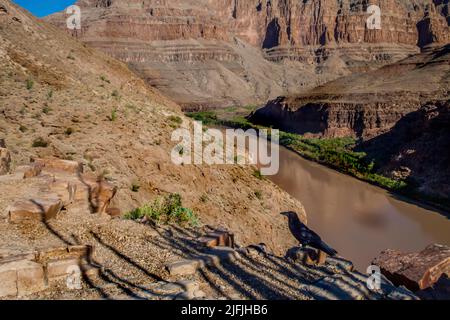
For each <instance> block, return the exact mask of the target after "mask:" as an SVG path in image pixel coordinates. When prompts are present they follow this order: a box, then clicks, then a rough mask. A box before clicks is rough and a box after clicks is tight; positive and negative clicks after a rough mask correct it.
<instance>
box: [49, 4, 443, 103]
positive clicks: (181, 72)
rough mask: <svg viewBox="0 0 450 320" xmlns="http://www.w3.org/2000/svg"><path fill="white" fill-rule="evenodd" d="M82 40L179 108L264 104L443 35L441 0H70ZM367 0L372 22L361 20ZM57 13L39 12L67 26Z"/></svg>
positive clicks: (395, 56) (398, 56)
mask: <svg viewBox="0 0 450 320" xmlns="http://www.w3.org/2000/svg"><path fill="white" fill-rule="evenodd" d="M77 4H78V5H79V6H80V7H81V10H82V21H81V22H82V23H81V30H76V31H74V32H72V33H73V35H74V36H76V37H78V38H79V39H81V40H82V41H84V42H85V43H87V44H89V45H91V46H93V47H95V48H99V49H101V50H103V51H104V52H106V53H107V54H109V55H111V56H113V57H115V58H118V59H120V60H122V61H124V62H126V63H128V64H129V65H130V66H131V67H132V68H133V69H134V70H135V71H137V72H138V73H139V74H140V75H141V77H143V78H144V79H145V80H146V81H147V82H149V83H150V84H152V85H155V86H156V87H157V88H158V89H160V90H162V91H163V92H164V93H166V94H167V95H168V96H170V97H172V98H173V99H175V101H177V102H179V103H180V104H182V105H183V106H185V107H186V108H188V109H195V108H200V107H202V106H205V107H220V106H228V105H234V104H240V105H243V104H250V103H264V102H266V101H267V100H269V99H273V98H275V97H277V96H281V95H289V94H293V93H298V92H303V91H305V90H307V89H311V88H313V87H316V86H317V85H320V84H323V83H325V82H327V81H329V80H333V79H335V78H337V77H339V76H343V75H347V74H350V73H352V72H357V71H367V70H370V69H373V68H377V67H380V66H383V65H385V64H388V63H392V62H395V61H397V60H400V59H403V58H405V57H407V56H408V55H410V54H414V53H417V52H418V51H419V50H420V48H423V47H425V46H427V45H431V44H436V43H446V42H448V40H449V27H448V21H449V19H448V11H449V10H448V6H449V4H448V1H440V0H434V1H432V0H409V1H400V0H373V1H369V0H305V1H297V0H245V1H240V0H200V1H193V0H171V1H169V0H143V1H142V0H132V1H117V0H108V1H102V0H79V1H78V2H77ZM370 4H377V5H379V6H380V8H381V23H382V24H381V29H380V30H370V29H368V27H367V21H368V18H369V17H370V16H371V15H370V14H368V13H367V8H368V6H369V5H370ZM66 18H67V15H66V14H65V13H59V14H56V15H54V16H51V17H49V18H48V20H49V21H50V22H52V23H54V24H56V25H58V26H59V27H61V28H64V29H66V30H67V28H66Z"/></svg>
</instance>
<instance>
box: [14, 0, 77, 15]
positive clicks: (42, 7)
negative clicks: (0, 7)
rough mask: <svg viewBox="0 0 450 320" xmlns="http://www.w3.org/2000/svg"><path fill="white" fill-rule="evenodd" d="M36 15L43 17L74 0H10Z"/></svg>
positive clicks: (61, 8)
mask: <svg viewBox="0 0 450 320" xmlns="http://www.w3.org/2000/svg"><path fill="white" fill-rule="evenodd" d="M12 1H13V2H15V3H16V4H18V5H19V6H22V7H24V8H25V9H27V10H28V11H30V12H31V13H33V14H34V15H35V16H37V17H45V16H47V15H49V14H52V13H54V12H57V11H62V10H64V9H65V8H67V7H68V6H70V5H72V4H74V3H75V2H76V0H12Z"/></svg>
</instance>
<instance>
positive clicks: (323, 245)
mask: <svg viewBox="0 0 450 320" xmlns="http://www.w3.org/2000/svg"><path fill="white" fill-rule="evenodd" d="M320 250H322V251H323V252H325V253H326V254H328V255H329V256H331V257H334V256H335V255H337V253H338V252H337V251H336V250H334V249H333V248H331V247H330V246H329V245H327V244H326V243H325V242H323V241H322V243H321V244H320Z"/></svg>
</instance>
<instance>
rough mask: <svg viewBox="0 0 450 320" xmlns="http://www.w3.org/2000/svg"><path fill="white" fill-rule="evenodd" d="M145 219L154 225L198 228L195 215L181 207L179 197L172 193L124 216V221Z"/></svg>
mask: <svg viewBox="0 0 450 320" xmlns="http://www.w3.org/2000/svg"><path fill="white" fill-rule="evenodd" d="M143 218H146V219H148V220H151V221H153V222H155V223H158V224H159V223H176V224H180V225H184V224H188V225H191V226H198V225H199V220H198V217H197V215H196V214H195V213H194V212H193V211H192V210H191V209H188V208H185V207H183V204H182V200H181V196H180V195H179V194H178V193H172V194H169V195H167V196H165V197H162V198H157V199H156V200H154V201H153V203H149V204H145V205H144V206H142V207H139V208H136V209H134V210H132V211H130V212H128V213H127V214H126V215H125V219H129V220H140V219H143Z"/></svg>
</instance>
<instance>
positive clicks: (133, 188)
mask: <svg viewBox="0 0 450 320" xmlns="http://www.w3.org/2000/svg"><path fill="white" fill-rule="evenodd" d="M140 188H141V186H140V185H139V184H137V183H135V182H134V183H133V184H132V185H131V191H133V192H139V189H140Z"/></svg>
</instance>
